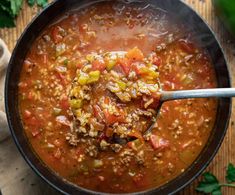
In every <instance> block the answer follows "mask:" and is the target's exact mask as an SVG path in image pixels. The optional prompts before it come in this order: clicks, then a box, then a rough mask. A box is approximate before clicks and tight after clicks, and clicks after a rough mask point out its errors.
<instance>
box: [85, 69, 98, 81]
mask: <svg viewBox="0 0 235 195" xmlns="http://www.w3.org/2000/svg"><path fill="white" fill-rule="evenodd" d="M99 78H100V71H99V70H96V71H91V72H89V79H88V80H87V83H88V84H89V83H94V82H96V81H98V80H99Z"/></svg>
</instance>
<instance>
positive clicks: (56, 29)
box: [52, 26, 63, 43]
mask: <svg viewBox="0 0 235 195" xmlns="http://www.w3.org/2000/svg"><path fill="white" fill-rule="evenodd" d="M52 39H53V41H54V43H59V42H61V41H62V40H63V37H62V36H61V35H60V28H59V27H58V26H56V27H54V28H53V30H52Z"/></svg>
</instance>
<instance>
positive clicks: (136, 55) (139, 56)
mask: <svg viewBox="0 0 235 195" xmlns="http://www.w3.org/2000/svg"><path fill="white" fill-rule="evenodd" d="M126 56H127V58H129V59H132V60H137V61H141V60H143V59H144V54H143V53H142V51H140V49H138V48H137V47H134V48H133V49H131V50H129V51H128V52H127V54H126Z"/></svg>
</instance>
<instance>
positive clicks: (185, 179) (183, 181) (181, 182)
mask: <svg viewBox="0 0 235 195" xmlns="http://www.w3.org/2000/svg"><path fill="white" fill-rule="evenodd" d="M62 1H63V0H62ZM65 1H66V0H65ZM177 1H178V2H177V3H181V4H182V5H181V6H184V7H185V8H187V9H188V10H189V11H190V12H192V13H194V14H195V15H196V17H198V19H200V20H201V21H202V22H203V23H204V24H205V25H206V27H207V28H208V30H209V31H210V34H211V35H212V36H213V38H214V39H215V42H216V43H217V45H218V49H219V50H220V52H221V54H222V58H223V60H224V62H225V64H224V66H225V68H226V73H227V74H228V78H226V79H227V82H228V87H231V74H230V71H229V68H228V65H227V60H226V57H225V55H224V52H223V49H222V47H221V45H220V43H219V41H218V39H217V37H216V36H215V34H214V32H213V31H212V29H211V28H210V26H209V25H208V24H207V22H206V21H205V20H204V19H202V17H201V16H200V15H198V14H197V12H196V11H195V10H193V9H192V8H191V7H190V6H189V5H187V4H186V3H185V2H183V1H182V0H177ZM60 2H61V0H55V1H54V2H52V3H50V4H49V5H48V6H47V7H46V8H45V9H43V10H42V11H41V12H40V13H39V14H38V15H37V16H36V17H34V18H33V20H32V21H31V22H30V23H29V24H28V25H27V26H26V28H25V29H24V31H23V33H22V34H21V36H20V38H19V39H18V41H17V44H16V46H15V48H14V51H13V53H12V57H11V59H10V62H9V66H8V69H7V74H6V82H5V110H6V114H7V120H8V124H9V128H10V131H11V134H12V137H13V139H14V142H15V144H16V146H17V148H18V150H19V151H20V153H21V155H22V156H23V158H24V159H25V161H26V162H27V163H28V165H29V166H30V167H31V168H32V169H33V171H34V172H35V173H36V174H37V175H38V176H39V177H41V178H42V179H43V180H44V181H46V182H47V183H48V184H49V185H50V186H52V187H53V188H54V189H56V190H57V191H59V192H61V193H63V194H70V192H68V191H65V190H64V189H63V188H62V186H58V183H60V184H61V183H63V185H66V189H69V188H70V187H71V188H73V189H74V191H71V192H72V193H73V192H75V189H77V192H83V193H87V194H101V195H107V194H111V193H103V192H96V191H93V190H88V189H85V188H83V187H80V186H78V185H75V184H73V183H71V182H69V181H66V180H65V179H63V178H62V177H60V176H59V175H58V174H57V173H55V172H54V171H51V169H50V168H48V167H46V166H45V165H43V164H45V163H44V162H42V161H41V160H39V157H38V156H37V154H34V151H33V149H32V151H31V153H32V155H33V158H37V159H38V160H39V161H41V166H44V167H45V168H46V169H47V171H48V173H49V174H51V175H52V176H53V177H55V180H52V179H51V178H52V177H50V178H49V177H48V175H47V176H45V174H43V173H41V171H40V170H39V168H38V165H35V163H34V162H32V158H31V156H30V157H29V155H28V154H27V152H26V151H25V148H23V147H22V144H21V142H20V141H22V140H19V139H18V137H17V135H16V133H15V131H14V129H15V128H16V127H13V126H14V125H13V123H12V117H14V113H11V108H10V106H11V105H9V104H10V103H9V98H10V94H9V90H10V88H11V86H10V76H11V71H12V69H13V68H14V60H15V58H16V57H15V56H16V53H17V52H19V51H18V49H17V48H18V47H19V45H20V44H21V41H22V39H23V38H24V37H25V36H26V33H27V32H28V31H32V30H33V29H31V28H32V24H34V23H35V22H37V21H38V20H39V18H40V17H42V16H43V15H44V14H45V13H46V12H49V11H50V10H51V9H52V7H54V6H56V5H57V4H59V3H60ZM94 2H96V1H94ZM45 26H47V25H45ZM34 40H35V38H34ZM226 99H227V104H228V111H227V116H226V121H225V123H224V129H223V131H222V133H221V135H220V136H219V137H218V139H219V140H217V142H216V145H215V148H214V149H213V151H211V152H210V153H209V154H210V156H208V157H207V158H206V159H205V160H204V161H205V162H204V164H203V165H201V164H202V163H201V164H200V166H199V168H198V167H197V169H196V167H194V169H195V171H194V172H193V173H192V176H191V177H189V176H187V175H186V174H187V172H189V171H191V170H192V168H193V165H194V164H195V163H196V162H197V161H199V160H201V159H199V157H200V156H201V155H202V154H203V151H204V150H206V149H207V148H206V146H205V147H204V149H203V151H201V153H200V154H199V156H198V157H197V158H196V160H195V161H194V163H192V164H191V165H190V166H189V167H188V168H187V169H186V170H185V172H184V173H182V174H180V175H178V176H177V177H175V178H174V179H172V180H170V181H169V182H168V183H166V184H163V185H162V186H159V187H157V188H153V189H148V190H145V191H141V192H134V193H122V194H123V195H125V194H133V195H140V194H146V193H148V194H155V193H156V192H161V193H164V192H165V193H166V192H167V193H168V194H174V193H176V192H178V191H180V190H181V189H183V188H184V187H186V186H187V185H189V184H190V183H191V182H192V181H193V180H195V179H196V178H197V177H198V176H199V175H200V174H201V173H202V171H203V170H205V168H206V167H207V166H208V165H209V163H210V162H211V161H212V159H213V158H214V156H215V154H216V153H217V151H218V149H219V148H220V146H221V144H222V142H223V139H224V136H225V134H226V131H227V127H228V124H229V119H230V116H231V106H232V101H231V98H226ZM218 107H219V105H218ZM214 136H215V135H214ZM210 137H212V136H210ZM209 139H210V138H209ZM24 141H26V142H27V140H26V139H25V140H24ZM204 155H205V153H204ZM201 161H202V160H201ZM202 162H203V161H202ZM56 180H57V181H56ZM58 180H60V182H58ZM175 181H178V184H177V185H178V186H176V187H172V186H170V188H172V190H170V191H169V190H167V189H166V188H167V187H168V186H169V185H171V183H172V182H175ZM114 194H115V193H114Z"/></svg>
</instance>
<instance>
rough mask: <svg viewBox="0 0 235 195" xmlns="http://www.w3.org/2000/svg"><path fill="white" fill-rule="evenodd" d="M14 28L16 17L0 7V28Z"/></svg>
mask: <svg viewBox="0 0 235 195" xmlns="http://www.w3.org/2000/svg"><path fill="white" fill-rule="evenodd" d="M14 26H15V22H14V17H13V16H12V15H10V14H9V13H8V12H7V11H6V10H3V9H2V7H0V28H5V27H7V28H10V27H14Z"/></svg>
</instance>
